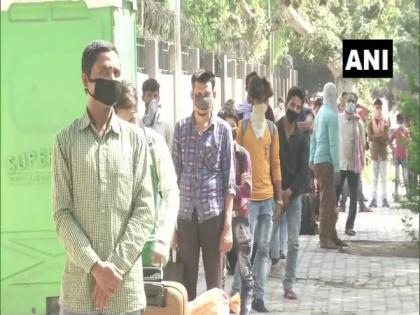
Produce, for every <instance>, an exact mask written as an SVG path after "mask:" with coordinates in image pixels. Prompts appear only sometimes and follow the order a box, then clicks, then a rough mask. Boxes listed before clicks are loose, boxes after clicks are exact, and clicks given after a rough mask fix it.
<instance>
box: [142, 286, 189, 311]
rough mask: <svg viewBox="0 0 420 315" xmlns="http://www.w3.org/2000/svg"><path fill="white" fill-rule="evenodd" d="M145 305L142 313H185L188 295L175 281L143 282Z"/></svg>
mask: <svg viewBox="0 0 420 315" xmlns="http://www.w3.org/2000/svg"><path fill="white" fill-rule="evenodd" d="M144 290H145V292H146V298H147V306H146V309H145V312H144V315H187V314H188V310H187V305H188V295H187V290H186V289H185V287H184V286H183V285H182V284H181V283H179V282H175V281H161V282H146V281H145V282H144Z"/></svg>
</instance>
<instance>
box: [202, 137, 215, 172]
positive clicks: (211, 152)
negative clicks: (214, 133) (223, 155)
mask: <svg viewBox="0 0 420 315" xmlns="http://www.w3.org/2000/svg"><path fill="white" fill-rule="evenodd" d="M218 159H219V148H218V147H217V145H216V143H215V141H214V139H213V137H211V138H209V140H208V141H206V142H204V144H203V163H204V165H205V166H206V168H207V169H208V170H211V171H214V170H217V169H218V167H219V163H218Z"/></svg>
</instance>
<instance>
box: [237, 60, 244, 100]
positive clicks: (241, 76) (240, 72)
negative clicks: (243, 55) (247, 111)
mask: <svg viewBox="0 0 420 315" xmlns="http://www.w3.org/2000/svg"><path fill="white" fill-rule="evenodd" d="M238 78H239V79H242V89H241V91H238V96H237V97H241V99H240V100H238V102H239V101H242V100H243V99H245V94H246V92H245V78H246V61H245V60H239V61H238ZM239 93H240V94H239Z"/></svg>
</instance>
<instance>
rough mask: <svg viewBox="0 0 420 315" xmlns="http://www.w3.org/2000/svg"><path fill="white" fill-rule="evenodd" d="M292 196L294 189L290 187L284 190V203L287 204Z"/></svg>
mask: <svg viewBox="0 0 420 315" xmlns="http://www.w3.org/2000/svg"><path fill="white" fill-rule="evenodd" d="M290 196H292V190H291V189H290V188H287V189H286V190H282V192H281V200H282V201H283V203H284V205H287V204H288V203H289V202H290Z"/></svg>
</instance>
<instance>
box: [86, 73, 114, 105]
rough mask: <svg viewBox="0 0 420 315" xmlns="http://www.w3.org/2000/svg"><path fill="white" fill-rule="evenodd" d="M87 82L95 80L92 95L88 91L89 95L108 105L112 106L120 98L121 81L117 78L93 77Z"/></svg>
mask: <svg viewBox="0 0 420 315" xmlns="http://www.w3.org/2000/svg"><path fill="white" fill-rule="evenodd" d="M89 82H95V92H94V93H93V95H92V94H91V93H90V92H89V90H87V91H88V93H89V95H90V96H92V97H93V98H94V99H95V100H97V101H99V102H101V103H104V104H105V105H108V106H114V105H116V104H117V102H118V101H119V99H120V96H121V90H122V83H121V81H117V80H104V79H94V80H90V79H89Z"/></svg>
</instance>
